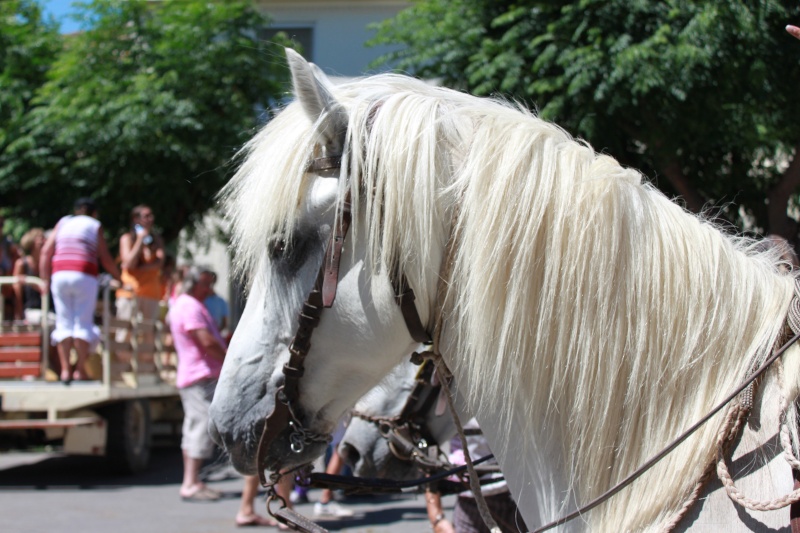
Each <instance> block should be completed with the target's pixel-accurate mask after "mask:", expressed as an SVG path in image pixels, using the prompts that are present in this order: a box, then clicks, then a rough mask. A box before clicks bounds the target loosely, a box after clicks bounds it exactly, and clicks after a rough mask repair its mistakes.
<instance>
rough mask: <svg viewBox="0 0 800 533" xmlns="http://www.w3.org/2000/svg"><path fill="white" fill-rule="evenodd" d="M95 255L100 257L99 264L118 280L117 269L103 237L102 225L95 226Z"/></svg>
mask: <svg viewBox="0 0 800 533" xmlns="http://www.w3.org/2000/svg"><path fill="white" fill-rule="evenodd" d="M97 255H98V257H100V264H102V265H103V268H105V269H106V272H108V273H109V274H111V277H113V278H114V279H115V280H117V281H119V269H118V268H117V265H116V264H115V263H114V258H113V257H111V254H110V253H109V251H108V245H107V244H106V238H105V237H103V226H100V227H99V228H97Z"/></svg>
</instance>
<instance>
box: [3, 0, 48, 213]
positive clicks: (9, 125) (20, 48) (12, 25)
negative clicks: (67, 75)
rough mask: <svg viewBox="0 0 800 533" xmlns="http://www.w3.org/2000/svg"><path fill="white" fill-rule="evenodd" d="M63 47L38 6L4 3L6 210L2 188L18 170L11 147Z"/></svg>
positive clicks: (14, 0)
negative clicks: (10, 157)
mask: <svg viewBox="0 0 800 533" xmlns="http://www.w3.org/2000/svg"><path fill="white" fill-rule="evenodd" d="M61 47H62V41H61V36H60V35H59V33H58V28H57V26H56V24H55V22H53V21H52V20H51V21H46V20H44V19H43V17H42V12H41V8H40V6H39V5H38V4H36V3H35V2H33V1H31V0H10V1H8V2H0V191H2V193H3V194H2V198H3V201H2V202H0V208H5V207H6V192H5V190H4V188H3V185H2V184H3V183H5V182H6V180H7V179H8V178H7V173H8V172H10V171H13V169H14V167H15V165H14V161H9V160H8V158H7V149H8V146H9V144H10V143H11V142H13V141H14V140H15V139H18V138H19V137H20V136H21V132H22V129H23V127H24V124H25V117H26V115H27V113H28V112H29V111H30V109H31V101H32V100H33V97H34V95H35V93H36V91H37V90H38V89H39V87H41V86H42V85H43V84H44V83H45V81H46V76H47V71H48V70H49V69H50V66H51V65H52V64H53V62H54V61H55V59H56V57H57V54H58V51H59V50H60V49H61Z"/></svg>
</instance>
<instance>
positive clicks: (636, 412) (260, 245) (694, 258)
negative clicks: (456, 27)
mask: <svg viewBox="0 0 800 533" xmlns="http://www.w3.org/2000/svg"><path fill="white" fill-rule="evenodd" d="M334 94H335V96H336V98H337V99H338V101H339V102H340V103H341V104H342V105H343V106H344V107H345V108H346V110H347V112H348V114H349V128H348V134H347V140H346V144H345V155H344V165H345V169H344V172H345V173H346V174H347V175H350V176H358V180H356V179H354V178H351V182H350V183H349V184H347V183H344V182H343V183H342V191H344V188H345V187H346V186H348V185H352V187H351V189H352V191H351V192H352V195H353V204H354V209H355V210H356V213H355V216H354V217H353V218H354V226H353V229H352V230H351V231H352V232H353V234H352V235H353V237H352V238H366V239H368V243H369V248H368V249H369V250H371V254H370V256H369V257H368V258H367V260H368V261H367V263H368V268H369V269H370V271H371V272H382V271H386V270H388V269H391V268H394V266H395V265H399V268H400V269H401V270H402V271H403V272H404V273H405V274H406V276H407V277H408V280H409V283H410V284H411V286H412V287H415V288H417V289H419V288H420V287H424V286H425V283H426V280H427V279H430V275H431V272H438V270H439V264H432V261H431V258H432V257H434V256H435V254H434V252H435V251H436V250H441V249H442V248H443V247H444V245H445V242H446V240H447V238H448V235H449V234H450V225H451V222H452V221H453V220H456V227H455V231H454V234H455V235H457V237H458V246H457V252H456V256H455V262H454V267H453V271H452V276H451V284H450V287H449V294H448V306H447V310H446V316H447V318H446V322H445V332H446V334H447V335H448V336H451V337H452V338H454V339H455V340H456V341H455V342H456V345H455V350H454V351H453V353H452V354H451V356H450V358H449V363H450V364H451V366H453V367H454V371H455V372H456V374H457V376H458V377H459V381H460V385H461V387H462V390H466V391H468V393H467V394H466V396H467V397H468V398H469V399H470V401H471V409H472V410H473V411H474V412H475V413H476V414H477V415H478V417H479V418H480V416H481V414H483V415H490V416H497V413H501V416H505V418H504V419H503V420H504V421H505V423H506V427H507V429H508V433H509V435H511V438H515V439H525V442H526V445H527V447H528V449H530V450H532V453H535V442H536V439H537V432H538V434H542V433H543V434H546V435H555V436H556V437H557V439H558V440H559V441H560V442H562V443H563V446H564V449H563V456H564V457H566V458H567V459H566V464H564V465H562V466H563V468H564V469H566V470H567V471H568V479H569V480H570V487H571V492H570V493H569V494H566V495H564V501H563V506H564V507H566V506H568V505H570V504H572V503H574V500H575V499H580V500H581V501H583V502H585V501H588V500H589V499H590V498H592V497H594V496H596V495H598V494H599V493H601V492H602V491H603V490H605V489H606V488H608V487H609V486H611V485H613V484H614V483H615V482H617V481H618V480H620V479H622V478H623V477H625V476H626V475H627V474H629V473H630V472H631V471H632V470H634V469H635V468H636V467H637V466H638V465H639V464H641V463H643V462H644V461H645V460H646V459H648V458H650V457H651V456H652V455H654V454H655V453H656V452H657V451H659V450H660V448H661V447H663V446H664V445H665V444H666V443H667V442H669V441H670V440H671V439H672V438H673V437H675V436H676V435H678V434H680V433H681V432H682V431H683V430H684V429H685V428H686V427H688V426H689V425H691V424H692V423H693V422H694V421H696V420H697V419H699V418H700V417H701V416H702V415H703V414H705V413H706V412H707V411H709V410H710V408H711V407H713V406H714V405H715V404H716V403H718V402H719V401H720V400H721V399H722V398H724V397H725V396H726V395H727V394H728V393H729V392H730V391H731V390H732V389H733V388H734V386H735V385H736V384H738V383H739V382H740V381H741V380H742V379H743V377H744V376H745V375H746V374H747V372H748V370H749V369H751V368H753V367H754V366H757V365H758V364H759V363H760V362H761V361H763V360H764V359H765V357H766V356H767V355H768V354H769V352H770V350H771V348H772V346H773V344H774V343H775V341H776V339H777V337H778V335H779V333H780V331H781V328H782V324H783V318H784V315H785V313H786V309H787V306H788V304H789V301H790V299H791V296H792V291H793V279H792V278H791V277H789V276H782V275H779V274H778V273H777V269H776V265H777V264H778V259H777V257H776V254H775V253H771V252H756V251H755V247H754V245H753V242H752V241H749V240H747V239H743V238H734V237H730V236H725V235H723V234H722V233H721V232H720V231H719V230H718V229H717V228H715V227H714V226H713V224H711V223H709V222H708V221H705V220H703V219H702V218H699V217H696V216H693V215H691V214H689V213H687V212H686V211H685V210H684V209H682V208H681V207H679V206H678V205H676V204H674V203H672V202H670V201H669V200H668V199H667V198H666V197H665V196H664V195H663V194H661V193H660V192H658V191H657V190H656V189H655V188H654V187H652V186H651V185H649V184H648V183H646V182H644V180H643V178H642V176H641V175H640V174H639V173H637V172H635V171H633V170H630V169H626V168H623V167H621V166H620V165H619V164H618V163H617V162H616V161H615V160H613V159H612V158H610V157H607V156H603V155H598V154H596V153H595V152H594V151H593V150H592V149H591V147H589V146H587V145H586V144H583V143H581V142H577V141H575V140H574V139H572V138H571V137H570V136H569V135H568V134H566V133H565V132H564V131H563V130H561V129H559V128H558V127H556V126H554V125H552V124H548V123H546V122H544V121H542V120H540V119H538V118H536V117H535V116H533V115H531V114H530V113H528V112H525V111H524V110H521V109H518V108H516V107H514V106H512V105H508V104H506V103H503V102H497V101H492V100H487V99H478V98H475V97H471V96H468V95H464V94H460V93H456V92H453V91H450V90H447V89H442V88H437V87H431V86H428V85H425V84H423V83H422V82H419V81H415V80H412V79H410V78H406V77H401V76H392V75H384V76H376V77H372V78H366V79H363V80H358V81H355V82H353V83H350V84H346V85H343V86H339V87H337V88H335V89H334ZM314 143H315V137H314V125H313V124H311V123H310V122H309V121H308V119H307V118H306V117H305V115H304V114H303V112H302V110H301V109H300V108H299V106H298V105H297V104H296V103H293V104H290V105H289V106H288V107H287V108H286V109H285V110H284V111H283V112H282V113H281V114H280V115H279V116H278V117H277V118H276V119H275V120H273V121H272V123H270V124H269V125H267V127H266V128H265V129H264V130H263V131H262V132H261V133H260V134H259V135H258V136H257V137H256V138H255V139H253V141H251V143H250V144H249V145H248V147H247V148H246V149H245V155H246V156H247V157H246V160H245V161H244V164H243V165H242V167H241V169H240V170H239V172H238V173H237V175H236V177H235V178H234V180H233V181H232V182H231V184H230V185H229V186H228V188H227V190H226V198H227V200H226V201H227V204H228V212H229V213H231V221H232V224H233V229H234V244H235V247H236V249H237V257H238V258H239V261H240V268H241V269H242V270H244V271H258V270H259V269H260V268H263V261H265V260H266V259H265V257H264V254H263V251H264V247H265V243H266V239H267V238H268V237H269V236H270V235H273V234H282V233H286V232H289V233H291V232H292V231H293V230H294V229H295V225H296V224H297V216H298V206H299V205H300V202H301V200H302V198H303V195H304V194H305V192H306V190H307V186H308V183H309V180H310V177H309V176H308V175H307V174H305V172H304V168H305V166H306V164H307V162H308V160H309V159H310V158H311V157H313V153H314V149H315V148H314ZM456 206H457V209H456ZM454 213H455V215H454ZM348 238H351V237H348ZM417 296H418V300H417V304H418V306H419V308H420V311H421V314H422V315H423V319H425V320H429V317H432V316H433V307H434V305H435V304H436V302H434V301H431V300H430V299H429V298H428V297H427V295H426V291H421V290H417ZM512 405H516V406H517V408H519V407H520V406H524V410H525V413H526V414H527V417H528V419H529V420H530V427H531V428H534V429H533V430H532V431H531V432H530V433H522V432H520V431H519V430H518V428H513V427H511V426H510V417H508V415H507V414H508V413H509V412H510V411H511V406H512ZM720 423H721V415H720V416H718V417H716V418H715V419H713V420H712V421H711V422H710V423H709V424H707V425H706V426H705V427H704V428H703V429H701V430H700V431H699V432H698V433H697V434H696V435H695V436H693V437H692V438H690V439H689V440H688V441H687V442H686V443H685V444H683V445H681V446H680V447H679V448H678V449H677V450H676V451H675V452H674V453H673V454H671V455H670V456H669V457H668V458H667V459H665V460H663V461H662V462H660V463H659V464H658V465H657V466H656V467H655V468H654V469H653V470H652V471H651V472H650V473H648V474H646V475H645V476H644V477H642V478H641V479H640V480H639V481H637V482H636V483H635V484H634V485H633V486H632V487H631V488H630V489H626V490H625V491H623V492H622V493H621V494H620V495H618V496H616V497H615V499H614V500H613V503H612V504H610V505H604V506H601V507H599V508H598V509H597V510H595V511H592V512H591V513H590V514H589V515H588V516H585V517H583V519H584V520H586V521H587V522H588V524H589V526H590V529H592V530H603V529H606V530H609V531H623V530H638V529H642V528H646V527H647V525H648V524H649V525H653V524H655V525H658V524H660V523H663V521H664V520H666V519H668V518H669V517H670V516H671V515H672V513H674V511H675V510H676V509H677V508H678V507H679V506H680V504H681V503H682V501H683V500H684V499H685V497H686V496H687V493H688V492H689V490H690V489H691V487H692V486H693V484H694V483H695V482H696V481H697V479H698V478H699V477H700V475H701V473H702V472H703V470H704V469H705V468H706V466H707V465H708V464H709V463H710V462H711V461H712V459H713V457H714V449H713V446H712V443H713V441H714V435H715V433H716V431H717V430H718V428H719V426H720ZM495 451H500V450H495ZM520 504H521V505H524V502H520Z"/></svg>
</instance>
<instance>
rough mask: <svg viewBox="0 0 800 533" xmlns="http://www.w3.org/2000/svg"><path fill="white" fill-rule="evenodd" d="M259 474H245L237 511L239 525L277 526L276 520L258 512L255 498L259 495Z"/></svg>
mask: <svg viewBox="0 0 800 533" xmlns="http://www.w3.org/2000/svg"><path fill="white" fill-rule="evenodd" d="M258 485H259V479H258V476H245V477H244V488H243V489H242V499H241V501H240V502H239V512H238V513H236V525H237V526H272V527H274V526H277V525H278V522H276V521H275V520H273V519H271V518H268V517H264V516H261V515H260V514H258V513H256V510H255V500H256V496H258Z"/></svg>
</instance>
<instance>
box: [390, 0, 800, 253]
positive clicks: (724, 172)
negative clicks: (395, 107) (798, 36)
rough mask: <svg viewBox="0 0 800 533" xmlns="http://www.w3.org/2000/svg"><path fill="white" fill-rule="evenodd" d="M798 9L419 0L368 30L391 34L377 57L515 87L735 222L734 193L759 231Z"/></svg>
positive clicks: (797, 88)
mask: <svg viewBox="0 0 800 533" xmlns="http://www.w3.org/2000/svg"><path fill="white" fill-rule="evenodd" d="M799 21H800V4H798V2H796V0H783V1H777V0H761V1H755V0H750V1H741V0H704V1H686V0H666V1H661V0H635V1H632V0H560V1H543V0H540V1H534V0H520V1H514V2H496V1H491V0H459V1H456V2H450V1H447V0H419V1H417V2H415V3H414V4H413V5H412V7H410V8H408V9H407V10H405V11H403V12H401V13H400V15H398V16H397V17H396V18H395V19H392V20H389V21H386V22H384V23H383V24H381V25H380V26H379V28H378V35H377V37H376V40H375V42H376V43H381V44H401V45H404V46H403V48H402V49H401V50H399V51H398V52H395V53H394V54H392V55H391V56H389V57H386V58H384V59H385V60H386V59H389V60H395V61H399V65H400V68H402V69H404V70H409V71H411V72H414V73H416V74H418V75H420V76H426V77H437V78H440V79H441V80H442V82H443V83H444V84H445V85H448V86H452V87H454V88H458V89H461V90H466V91H469V92H471V93H474V94H478V95H491V94H500V95H503V96H505V97H507V98H513V99H516V100H519V101H521V102H523V103H525V104H526V105H528V106H530V107H532V108H537V109H538V110H539V112H540V115H541V116H542V117H543V118H546V119H549V120H553V121H555V122H557V123H558V124H560V125H562V126H564V127H565V128H566V129H567V130H569V131H571V132H572V133H573V134H574V135H577V136H581V137H584V138H586V139H587V140H588V141H589V142H591V143H592V145H594V146H595V148H596V149H598V150H602V151H605V152H608V153H610V154H611V155H614V156H615V157H616V158H617V159H619V160H620V161H621V162H623V164H626V165H630V166H633V167H636V168H639V169H641V170H642V171H643V172H644V173H645V174H646V175H648V176H650V177H652V178H654V179H655V180H656V181H657V183H658V185H659V186H661V187H662V188H664V189H665V190H666V192H668V193H675V192H681V193H682V194H685V193H686V190H682V189H681V188H680V185H681V179H685V180H686V181H688V184H689V186H690V187H691V190H692V192H693V193H695V194H696V195H697V198H698V199H699V203H700V204H701V205H702V203H703V202H705V201H712V202H714V203H717V204H719V205H722V204H724V206H723V207H721V209H722V212H723V214H724V215H725V216H726V217H728V218H729V219H730V220H732V221H734V222H737V223H739V224H741V225H744V221H743V220H742V219H741V218H740V212H739V210H738V207H739V206H743V207H744V210H745V211H746V212H747V213H748V215H749V216H751V217H754V219H755V227H756V228H761V229H762V230H769V226H768V222H767V208H768V206H767V205H766V203H765V197H766V194H767V191H769V190H770V188H772V187H774V186H775V185H776V184H777V183H778V182H779V180H781V179H782V172H783V171H784V170H785V165H781V164H776V162H780V161H786V160H787V159H789V158H790V157H791V156H792V154H793V153H794V151H795V149H796V148H795V147H796V146H798V143H800V121H798V120H797V117H796V114H797V112H798V110H800V45H799V44H798V43H797V41H795V40H794V39H792V38H791V37H790V36H788V35H787V34H785V32H784V30H783V28H784V26H785V25H786V24H787V23H790V22H794V23H795V24H796V23H798V22H799ZM664 177H666V178H667V179H666V180H665V179H663V178H664ZM683 185H686V183H683ZM687 202H688V203H689V204H690V206H691V207H693V208H699V207H700V206H701V205H700V206H699V205H693V204H692V198H690V197H687ZM696 203H697V202H695V204H696ZM792 237H793V236H792Z"/></svg>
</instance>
